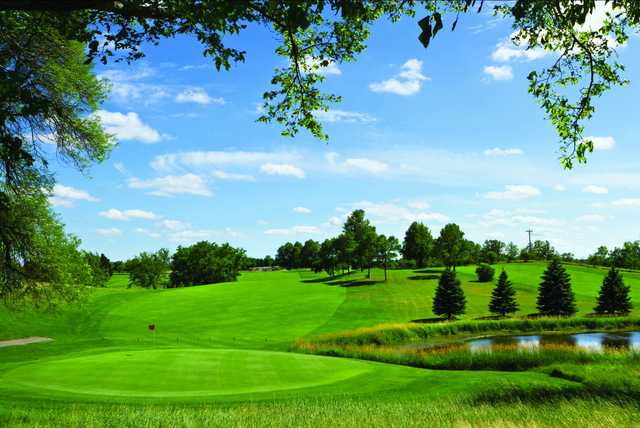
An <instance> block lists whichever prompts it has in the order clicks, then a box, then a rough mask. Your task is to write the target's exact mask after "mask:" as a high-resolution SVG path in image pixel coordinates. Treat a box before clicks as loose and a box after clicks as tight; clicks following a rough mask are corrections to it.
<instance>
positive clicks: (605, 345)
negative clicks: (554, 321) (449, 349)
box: [465, 331, 640, 351]
mask: <svg viewBox="0 0 640 428" xmlns="http://www.w3.org/2000/svg"><path fill="white" fill-rule="evenodd" d="M465 343H466V344H467V345H468V346H469V349H471V350H472V351H481V350H487V349H491V348H492V347H494V346H517V347H519V348H529V347H539V346H549V345H552V346H553V345H556V346H557V345H565V346H567V345H568V346H575V347H578V348H584V349H588V350H593V351H602V350H604V349H619V350H633V351H640V331H620V332H595V333H575V334H535V335H527V336H494V337H484V338H482V339H472V340H469V341H467V342H465Z"/></svg>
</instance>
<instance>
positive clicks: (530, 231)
mask: <svg viewBox="0 0 640 428" xmlns="http://www.w3.org/2000/svg"><path fill="white" fill-rule="evenodd" d="M525 232H527V233H528V234H529V252H531V234H532V233H533V230H531V228H529V229H528V230H525Z"/></svg>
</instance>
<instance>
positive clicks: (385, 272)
mask: <svg viewBox="0 0 640 428" xmlns="http://www.w3.org/2000/svg"><path fill="white" fill-rule="evenodd" d="M384 282H387V262H386V261H385V262H384Z"/></svg>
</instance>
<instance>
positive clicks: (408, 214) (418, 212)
mask: <svg viewBox="0 0 640 428" xmlns="http://www.w3.org/2000/svg"><path fill="white" fill-rule="evenodd" d="M410 205H411V204H410V203H409V204H407V206H404V205H401V204H397V203H392V202H382V203H377V202H371V201H360V202H355V203H353V204H351V207H352V208H353V209H363V210H365V211H366V213H367V216H369V217H370V218H371V219H372V220H373V221H374V222H375V223H377V224H383V223H403V224H406V223H411V222H413V221H423V222H436V223H446V222H447V221H449V217H447V216H446V215H444V214H441V213H438V212H429V211H425V210H424V209H423V208H420V209H416V208H411V206H410Z"/></svg>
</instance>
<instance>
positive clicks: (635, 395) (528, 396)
mask: <svg viewBox="0 0 640 428" xmlns="http://www.w3.org/2000/svg"><path fill="white" fill-rule="evenodd" d="M572 399H587V400H592V401H593V400H598V399H601V400H610V401H614V402H617V403H628V404H634V405H636V406H637V405H638V404H637V401H638V399H640V391H637V390H632V389H629V388H617V387H615V386H614V385H584V384H579V383H577V384H574V385H566V386H561V387H550V386H549V387H544V386H538V387H519V386H515V385H510V386H505V387H503V388H500V389H491V390H489V391H484V392H480V393H478V394H477V395H476V396H475V397H474V398H473V399H472V402H473V403H474V404H489V405H498V404H516V403H526V404H548V403H554V402H559V401H567V400H572Z"/></svg>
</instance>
